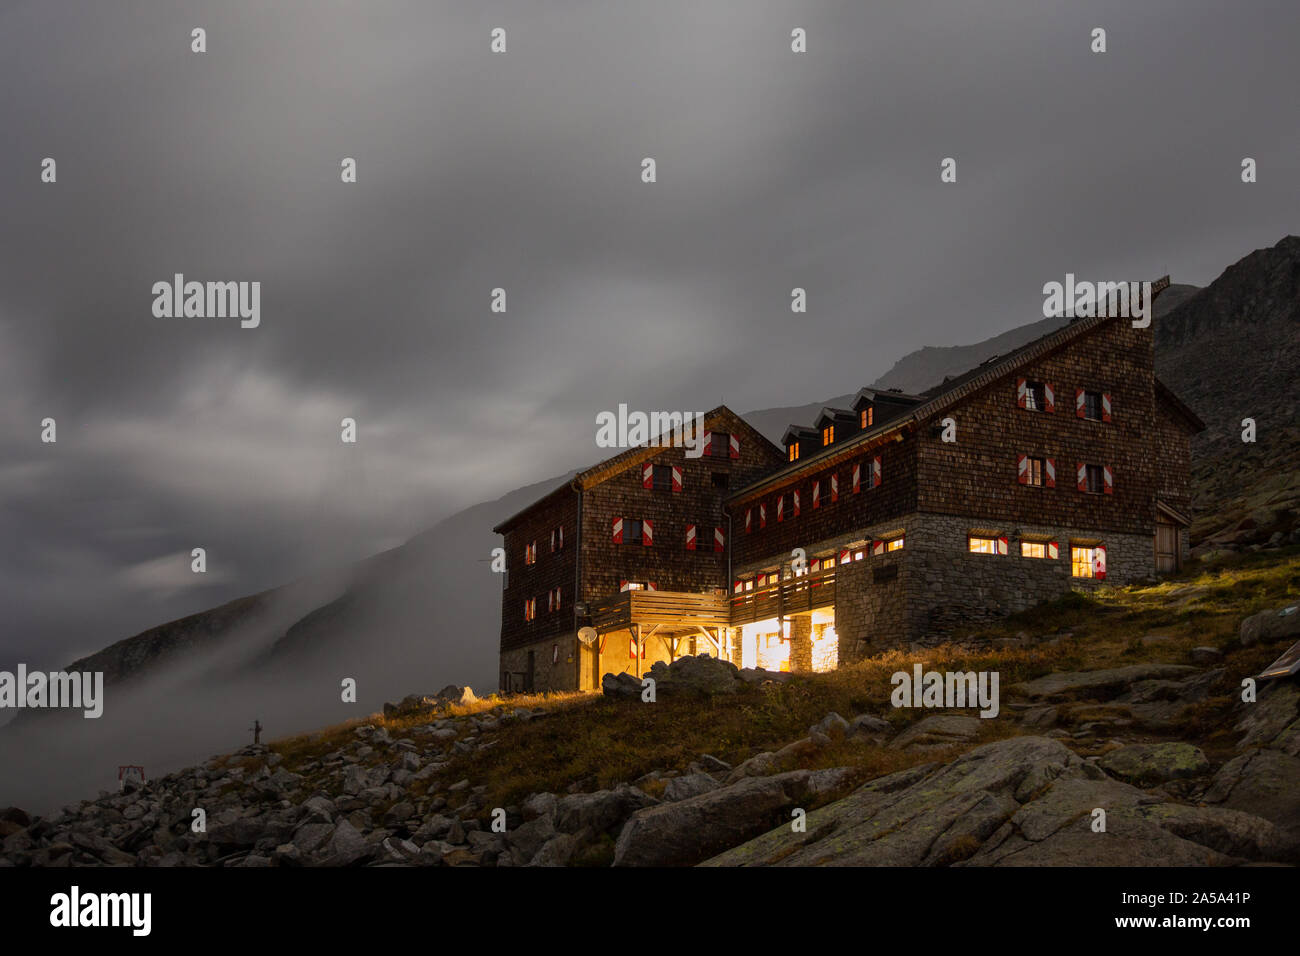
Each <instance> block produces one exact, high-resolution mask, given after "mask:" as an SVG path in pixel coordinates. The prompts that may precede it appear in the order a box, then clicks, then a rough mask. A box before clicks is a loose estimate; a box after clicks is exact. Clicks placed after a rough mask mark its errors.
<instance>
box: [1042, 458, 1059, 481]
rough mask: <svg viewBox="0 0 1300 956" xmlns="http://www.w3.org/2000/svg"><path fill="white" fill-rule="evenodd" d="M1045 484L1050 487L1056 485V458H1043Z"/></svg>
mask: <svg viewBox="0 0 1300 956" xmlns="http://www.w3.org/2000/svg"><path fill="white" fill-rule="evenodd" d="M1043 484H1044V485H1046V486H1047V487H1048V488H1055V487H1056V459H1055V458H1044V459H1043Z"/></svg>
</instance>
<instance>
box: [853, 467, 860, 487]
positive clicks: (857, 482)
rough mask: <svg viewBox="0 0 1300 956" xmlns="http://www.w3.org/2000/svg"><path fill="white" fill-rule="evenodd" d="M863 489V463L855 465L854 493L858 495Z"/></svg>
mask: <svg viewBox="0 0 1300 956" xmlns="http://www.w3.org/2000/svg"><path fill="white" fill-rule="evenodd" d="M861 490H862V465H860V464H858V465H854V466H853V493H854V494H855V495H856V494H857V493H858V492H859V491H861Z"/></svg>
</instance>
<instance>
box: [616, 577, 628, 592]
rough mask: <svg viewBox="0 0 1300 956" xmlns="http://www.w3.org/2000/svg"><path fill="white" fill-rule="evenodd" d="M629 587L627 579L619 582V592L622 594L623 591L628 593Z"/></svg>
mask: <svg viewBox="0 0 1300 956" xmlns="http://www.w3.org/2000/svg"><path fill="white" fill-rule="evenodd" d="M627 586H628V580H627V578H622V579H621V580H620V581H619V582H618V590H619V592H620V593H622V592H623V591H626V590H627Z"/></svg>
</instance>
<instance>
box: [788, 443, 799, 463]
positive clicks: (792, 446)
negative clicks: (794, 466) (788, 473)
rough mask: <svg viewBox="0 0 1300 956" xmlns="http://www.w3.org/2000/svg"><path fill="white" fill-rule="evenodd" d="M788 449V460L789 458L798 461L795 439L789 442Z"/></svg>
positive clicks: (797, 446) (797, 448) (797, 445)
mask: <svg viewBox="0 0 1300 956" xmlns="http://www.w3.org/2000/svg"><path fill="white" fill-rule="evenodd" d="M788 451H789V453H790V460H791V461H798V460H799V443H798V442H797V441H792V442H790V447H789V449H788Z"/></svg>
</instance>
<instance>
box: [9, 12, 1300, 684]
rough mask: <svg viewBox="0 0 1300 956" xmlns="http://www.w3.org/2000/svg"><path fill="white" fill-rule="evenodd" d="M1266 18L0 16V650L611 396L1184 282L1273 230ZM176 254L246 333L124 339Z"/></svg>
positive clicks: (277, 543) (1282, 21)
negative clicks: (351, 434)
mask: <svg viewBox="0 0 1300 956" xmlns="http://www.w3.org/2000/svg"><path fill="white" fill-rule="evenodd" d="M1085 7H1087V8H1088V9H1084V8H1085ZM498 26H500V27H503V28H505V29H506V31H507V52H506V53H505V54H503V55H500V54H492V53H490V52H489V31H490V30H491V29H492V28H493V27H498ZM1098 26H1100V27H1104V28H1105V29H1106V30H1107V45H1108V51H1107V52H1106V53H1104V54H1093V53H1091V52H1090V49H1089V45H1090V35H1089V34H1090V31H1091V29H1092V28H1093V27H1098ZM194 27H203V28H205V29H206V31H207V46H208V51H207V52H206V53H194V52H191V49H190V46H191V37H190V32H191V30H192V29H193V28H194ZM795 27H803V28H805V29H806V30H807V35H808V52H806V53H801V54H795V53H792V52H791V50H790V31H791V30H792V29H793V28H795ZM1298 37H1300V4H1297V3H1295V2H1294V0H1279V2H1234V3H1232V4H1222V3H1208V2H1204V3H1199V2H1189V0H1177V2H1156V0H1145V2H1143V3H1140V4H1133V3H1131V2H1115V3H1103V4H1087V5H1085V4H1080V3H1075V2H1069V3H1067V2H1059V3H1052V2H1033V3H1028V2H1021V3H1015V4H1012V3H994V2H980V3H966V2H948V3H924V2H916V0H909V2H907V3H902V2H899V3H889V4H877V3H871V4H868V3H862V2H857V0H853V2H843V3H833V2H816V3H807V2H805V3H795V2H788V3H775V2H757V0H735V2H716V0H710V2H704V3H702V2H699V0H692V2H683V3H675V2H666V0H654V2H640V3H632V2H619V3H609V2H562V0H546V2H537V0H529V2H517V3H508V2H481V0H475V2H470V0H464V2H457V3H438V4H435V3H430V2H420V3H394V2H382V0H367V2H364V3H362V2H356V3H324V2H320V0H312V2H305V0H303V2H275V3H267V2H264V0H257V2H231V0H223V2H221V3H215V2H209V3H180V2H158V3H130V2H112V3H100V2H95V3H90V2H86V3H71V2H62V0H59V2H49V0H36V2H22V0H7V2H6V3H4V4H3V6H0V121H2V127H3V131H4V132H3V142H2V144H0V628H2V629H3V630H2V631H0V665H8V664H10V663H11V662H13V661H16V660H25V661H27V662H28V663H30V664H32V665H33V666H50V667H53V666H57V665H59V664H62V663H66V662H67V661H68V660H70V659H72V658H73V657H75V656H77V655H79V654H81V653H85V652H89V651H92V650H95V649H98V648H100V647H103V646H105V645H107V644H109V643H111V642H113V641H115V640H118V639H120V638H123V637H126V636H128V635H130V634H133V633H135V632H137V631H139V630H142V629H144V628H147V627H150V626H152V625H154V624H158V623H161V622H163V621H165V620H168V619H170V618H173V617H176V616H179V615H180V614H184V613H190V612H194V611H198V610H202V609H203V608H206V607H209V606H211V605H213V604H216V603H219V602H221V601H224V600H228V599H230V598H233V597H236V596H238V595H240V594H245V593H249V592H251V591H255V590H259V589H262V588H265V587H269V586H272V585H275V584H278V583H281V582H283V581H286V580H289V579H292V578H295V577H298V576H300V575H302V574H304V573H306V572H308V571H311V570H313V569H316V568H319V567H321V566H323V565H328V564H333V563H337V562H341V561H345V560H351V559H354V558H358V557H361V556H363V555H366V554H370V553H374V552H375V551H377V550H380V549H383V548H385V547H390V546H392V545H395V544H397V543H399V542H400V541H402V540H404V539H405V538H407V537H409V536H411V535H412V534H414V533H416V532H418V531H420V530H422V529H423V528H425V527H428V526H429V525H430V524H432V523H433V522H435V521H436V520H437V519H438V518H440V517H442V516H445V515H446V514H448V513H450V512H452V511H454V510H456V509H457V508H459V507H462V506H464V505H468V504H471V503H474V502H477V501H482V500H485V499H490V498H495V497H497V496H498V495H500V494H502V493H504V492H506V491H508V490H510V489H513V488H516V487H519V486H520V485H523V484H527V483H529V482H532V481H536V480H538V479H541V478H544V477H546V476H548V475H553V474H558V473H560V472H562V471H564V470H566V469H569V468H574V467H578V466H581V465H585V464H588V463H590V462H592V461H593V460H596V459H598V458H599V457H602V455H601V453H599V452H598V451H597V450H596V449H595V448H594V445H593V439H594V427H595V414H596V413H597V412H598V411H600V410H603V409H614V408H617V406H618V404H619V403H620V402H626V403H627V404H628V405H629V406H630V407H632V408H634V409H644V410H653V409H667V410H682V411H688V410H704V409H708V408H711V407H713V406H715V405H717V404H718V403H720V402H725V403H726V404H728V405H729V406H731V407H732V408H733V409H736V410H737V411H745V410H748V409H752V408H758V407H765V406H772V405H786V404H801V403H804V402H809V401H816V400H819V399H822V398H826V397H829V396H832V395H837V394H841V393H844V392H848V391H852V390H854V389H856V388H857V387H859V386H861V385H864V384H867V383H869V382H871V381H872V380H874V379H875V378H876V377H877V376H879V375H880V374H881V373H883V372H884V371H885V370H887V369H888V368H889V366H890V365H891V364H892V363H893V362H894V361H895V360H896V359H897V358H899V357H900V356H902V355H903V354H904V353H906V352H908V351H910V350H912V349H914V348H918V347H920V346H922V345H927V344H930V345H942V344H964V343H968V342H973V341H977V340H979V339H982V338H985V337H987V336H990V335H993V334H996V333H998V332H1001V331H1004V330H1006V329H1009V328H1012V327H1014V326H1018V325H1022V324H1025V323H1027V322H1031V321H1034V320H1036V319H1038V318H1040V317H1041V311H1040V310H1041V305H1042V294H1041V288H1042V285H1043V283H1044V282H1047V281H1050V280H1052V279H1062V278H1063V277H1064V274H1065V273H1066V272H1067V271H1069V272H1075V273H1076V274H1078V275H1079V276H1080V277H1081V278H1089V279H1094V280H1099V279H1106V280H1117V279H1129V278H1131V279H1141V278H1153V277H1157V276H1160V275H1163V274H1165V273H1172V275H1173V279H1174V281H1175V282H1190V283H1195V284H1205V283H1207V282H1209V281H1211V280H1212V279H1213V278H1214V277H1215V276H1216V275H1217V274H1218V273H1219V272H1220V271H1221V270H1222V269H1223V268H1224V267H1225V266H1227V265H1228V264H1230V263H1231V262H1233V261H1235V260H1236V259H1238V258H1240V257H1241V256H1243V255H1245V254H1246V253H1248V252H1250V251H1251V250H1253V249H1255V248H1259V247H1263V246H1269V245H1272V244H1273V243H1275V242H1276V241H1277V240H1278V239H1280V238H1281V237H1282V236H1284V235H1286V234H1287V233H1292V232H1296V231H1297V221H1300V220H1298V217H1297V204H1298V199H1297V196H1298V195H1300V194H1298V193H1297V180H1298V177H1300V160H1298V158H1297V157H1298V156H1300V124H1297V122H1296V120H1297V91H1298V90H1300V57H1297V56H1296V52H1295V47H1296V41H1297V38H1298ZM949 156H951V157H954V158H955V159H956V160H957V164H958V166H957V172H958V181H957V182H956V183H955V184H943V183H941V182H940V180H939V165H940V161H941V160H942V159H943V158H945V157H949ZM1245 156H1250V157H1253V158H1255V159H1256V160H1257V161H1258V165H1259V182H1258V183H1256V184H1253V185H1244V184H1243V183H1242V182H1241V181H1240V174H1239V171H1240V163H1241V160H1242V157H1245ZM45 157H52V158H54V159H55V160H56V162H57V182H56V183H54V184H46V183H42V182H41V181H40V174H41V162H42V160H43V159H44V158H45ZM344 157H354V158H355V159H356V160H357V164H358V182H357V183H355V184H344V183H342V182H341V181H340V161H341V160H342V159H343V158H344ZM644 157H653V158H654V159H655V160H656V162H657V166H658V170H657V171H658V182H656V183H654V184H649V185H647V184H643V183H642V182H641V180H640V173H641V161H642V159H643V158H644ZM177 272H180V273H183V274H184V275H185V276H186V277H187V278H190V279H197V280H200V281H207V280H234V281H252V280H257V281H260V282H261V283H262V296H261V325H260V327H258V328H256V329H241V328H240V327H239V323H238V321H237V320H230V319H224V320H222V319H163V318H156V317H154V315H153V312H152V302H153V295H152V292H151V288H152V286H153V284H154V283H155V282H158V281H168V280H170V279H171V277H172V275H173V274H174V273H177ZM498 286H500V287H503V288H505V289H506V291H507V296H508V300H507V301H508V312H507V313H506V314H504V315H500V314H493V313H492V312H490V311H489V297H490V292H491V290H492V289H493V288H495V287H498ZM794 286H802V287H805V288H806V289H807V290H808V301H809V311H808V314H807V315H806V316H800V317H797V318H796V317H794V316H792V315H791V314H790V310H789V297H790V290H791V288H792V287H794ZM345 416H350V417H353V418H355V419H356V420H357V422H358V425H359V442H358V443H357V444H356V445H355V446H352V445H345V444H343V443H342V442H340V440H339V422H340V419H342V418H343V417H345ZM45 417H52V418H54V419H56V421H57V427H58V442H57V443H56V444H43V443H42V442H41V441H40V431H41V429H40V422H41V420H42V419H43V418H45ZM196 546H201V547H205V548H207V550H208V556H209V571H208V573H207V574H206V576H199V575H194V574H191V573H190V571H189V557H188V555H189V551H190V549H191V548H192V547H196ZM485 613H490V614H495V613H496V608H487V609H485Z"/></svg>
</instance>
